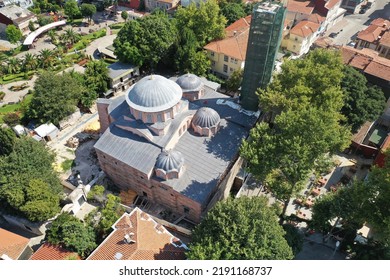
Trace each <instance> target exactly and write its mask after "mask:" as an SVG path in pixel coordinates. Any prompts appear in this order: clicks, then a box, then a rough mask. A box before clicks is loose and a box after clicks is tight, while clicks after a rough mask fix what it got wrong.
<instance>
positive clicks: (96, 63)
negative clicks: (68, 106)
mask: <svg viewBox="0 0 390 280" xmlns="http://www.w3.org/2000/svg"><path fill="white" fill-rule="evenodd" d="M84 75H85V85H86V87H87V88H88V91H89V92H94V93H95V95H94V97H92V98H89V100H90V101H91V102H84V105H85V106H87V107H90V106H91V105H92V102H93V101H95V99H96V98H97V97H98V96H99V95H100V94H103V93H105V92H106V91H107V90H108V86H109V82H110V77H109V76H108V68H107V65H106V64H105V63H104V61H102V60H92V61H90V62H88V63H87V65H86V69H85V73H84Z"/></svg>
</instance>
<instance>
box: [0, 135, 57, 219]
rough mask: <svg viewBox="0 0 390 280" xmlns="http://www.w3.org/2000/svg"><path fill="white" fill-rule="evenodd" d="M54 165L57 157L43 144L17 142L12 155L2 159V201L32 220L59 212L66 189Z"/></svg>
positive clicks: (26, 140)
mask: <svg viewBox="0 0 390 280" xmlns="http://www.w3.org/2000/svg"><path fill="white" fill-rule="evenodd" d="M53 162H54V155H53V154H52V153H51V152H50V151H49V150H48V149H47V148H46V147H45V146H44V145H43V144H42V143H40V142H37V141H35V140H33V139H31V138H21V139H16V142H15V144H14V148H13V150H12V152H11V153H10V154H9V155H8V156H4V157H3V158H0V200H1V201H2V203H3V204H4V205H5V206H6V207H7V209H8V210H10V211H12V212H13V213H14V214H17V215H21V216H23V217H26V218H27V219H29V220H30V221H44V220H46V219H48V218H51V217H53V216H54V215H55V214H56V213H58V211H59V210H60V209H59V193H60V191H61V189H62V188H61V184H60V181H59V179H58V177H57V174H56V173H55V172H54V170H53V167H52V163H53Z"/></svg>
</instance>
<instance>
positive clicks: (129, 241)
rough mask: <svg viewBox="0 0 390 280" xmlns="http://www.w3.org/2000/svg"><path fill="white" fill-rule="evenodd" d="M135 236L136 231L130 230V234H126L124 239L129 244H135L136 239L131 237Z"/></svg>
mask: <svg viewBox="0 0 390 280" xmlns="http://www.w3.org/2000/svg"><path fill="white" fill-rule="evenodd" d="M132 236H134V233H133V232H130V233H128V234H126V235H125V236H124V241H125V242H126V243H127V244H133V243H135V240H133V239H131V237H132Z"/></svg>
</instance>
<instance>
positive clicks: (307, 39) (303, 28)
mask: <svg viewBox="0 0 390 280" xmlns="http://www.w3.org/2000/svg"><path fill="white" fill-rule="evenodd" d="M319 28H320V24H318V23H314V22H311V21H307V20H304V21H301V22H299V23H298V24H297V25H295V26H294V27H293V28H292V29H291V30H290V34H289V36H288V39H284V40H283V41H284V42H285V43H284V44H285V47H286V49H287V50H288V51H290V52H293V53H294V54H296V55H299V56H300V55H302V54H305V53H307V52H308V51H309V49H310V47H311V45H312V44H313V43H314V41H315V40H316V39H317V35H318V32H319ZM286 41H287V42H286Z"/></svg>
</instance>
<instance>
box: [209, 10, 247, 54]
mask: <svg viewBox="0 0 390 280" xmlns="http://www.w3.org/2000/svg"><path fill="white" fill-rule="evenodd" d="M251 19H252V16H247V17H245V18H241V19H239V20H237V21H235V22H233V23H232V24H231V25H229V26H228V27H226V28H225V34H226V38H224V39H222V40H217V41H213V42H210V43H209V44H207V45H206V46H205V47H204V49H206V50H209V51H212V52H215V53H222V54H224V55H227V56H229V57H233V58H236V59H238V60H241V61H244V60H245V57H246V50H247V47H248V38H249V28H250V23H251Z"/></svg>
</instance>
